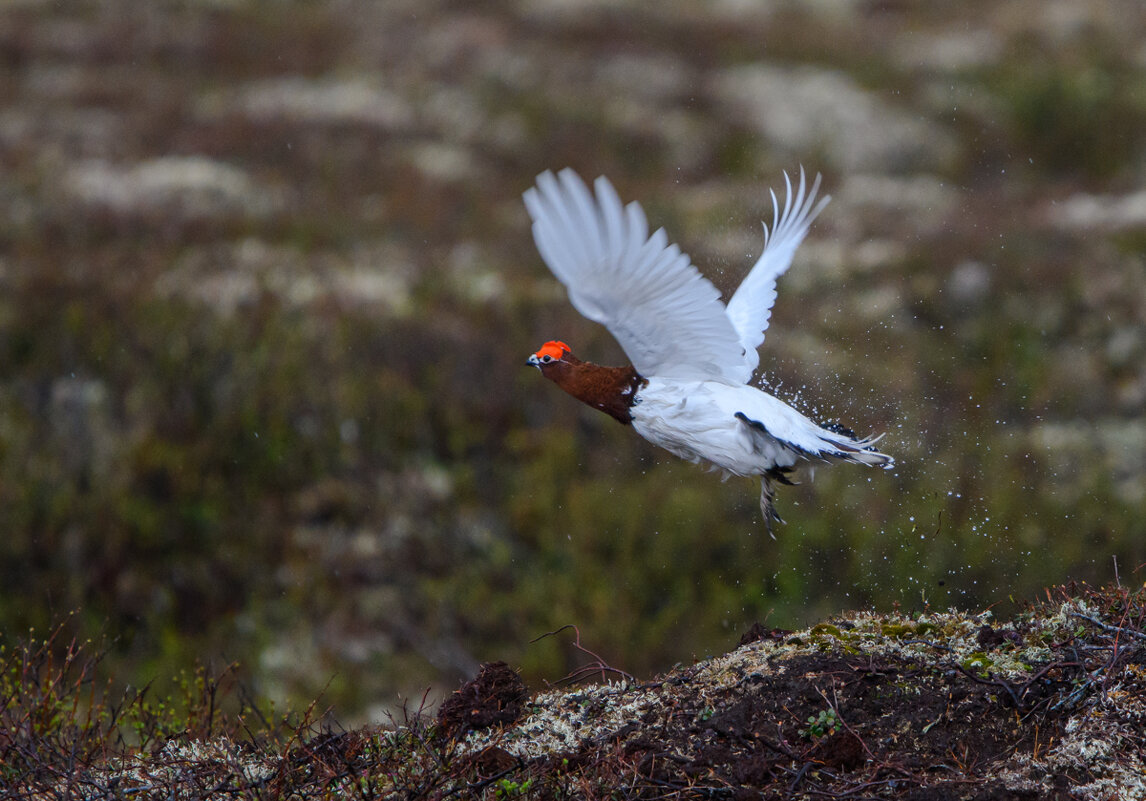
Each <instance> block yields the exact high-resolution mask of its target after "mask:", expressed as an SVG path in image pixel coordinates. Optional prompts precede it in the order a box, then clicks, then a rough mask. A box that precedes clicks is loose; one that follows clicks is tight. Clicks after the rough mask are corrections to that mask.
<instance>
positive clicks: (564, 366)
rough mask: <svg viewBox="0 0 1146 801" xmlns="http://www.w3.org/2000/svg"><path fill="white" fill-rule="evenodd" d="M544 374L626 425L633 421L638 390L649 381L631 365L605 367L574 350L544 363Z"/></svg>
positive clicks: (571, 393) (570, 392)
mask: <svg viewBox="0 0 1146 801" xmlns="http://www.w3.org/2000/svg"><path fill="white" fill-rule="evenodd" d="M541 374H542V375H544V376H545V377H546V378H548V379H549V380H550V381H552V382H553V383H554V384H556V385H557V386H559V387H561V388H562V389H563V390H565V391H566V392H568V393H569V394H570V395H572V396H573V397H574V398H577V400H580V401H584V402H585V403H587V404H589V405H590V406H592V407H593V408H594V409H600V410H601V411H602V412H604V413H605V414H607V415H609V416H610V417H612V418H613V419H615V420H617V421H618V422H621V423H624V424H625V425H628V424H629V423H631V422H633V416H632V414H630V412H629V410H630V409H631V408H632V405H633V400H634V398H636V395H637V390H639V389H640V388H641V387H643V386H644V385H645V384H646V383H648V382H647V381H645V379H643V378H641V376H640V375H639V374H638V373H637V371H636V370H634V369H633V368H632V367H602V366H601V365H599V364H593V363H592V362H583V361H581V360H580V359H578V358H577V357H576V356H574V355H573V354H572V353H566V354H565V355H564V357H563V358H562V359H560V360H559V361H553V362H549V363H547V364H542V365H541Z"/></svg>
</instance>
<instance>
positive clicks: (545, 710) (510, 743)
mask: <svg viewBox="0 0 1146 801" xmlns="http://www.w3.org/2000/svg"><path fill="white" fill-rule="evenodd" d="M660 701H661V693H660V692H658V691H657V690H656V689H646V688H642V687H632V686H630V685H628V684H625V683H609V684H605V685H601V686H599V687H586V688H582V689H577V690H572V691H569V692H562V691H554V692H549V693H543V694H541V695H538V696H536V697H534V699H533V701H532V702H531V704H530V707H529V708H530V709H531V710H532V711H531V712H530V714H529V715H528V716H527V717H526V718H525V719H524V720H522V721H521V722H520V723H518V724H516V725H514V726H512V727H509V728H507V729H505V730H501V731H490V730H486V731H478V732H472V733H471V734H470V735H469V736H467V737H466V739H465V740H464V741H463V742H462V743H461V745H460V748H459V753H461V754H467V753H476V752H479V751H482V750H484V749H486V748H489V747H490V746H495V745H496V746H498V747H499V748H502V749H504V750H505V751H507V752H508V753H510V754H512V755H514V756H517V757H521V758H523V759H532V758H536V757H542V756H545V755H547V754H554V753H561V752H568V751H576V750H577V749H578V748H579V747H580V746H581V745H582V744H583V743H585V742H587V741H591V740H596V739H599V738H602V737H607V736H608V735H610V734H613V733H615V732H617V731H620V730H621V729H622V728H624V727H625V726H627V725H629V724H632V723H637V722H639V721H640V720H641V719H642V717H643V716H644V715H645V713H646V712H648V711H649V710H651V709H654V708H656V707H657V706H658V704H659V702H660Z"/></svg>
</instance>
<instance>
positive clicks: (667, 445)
mask: <svg viewBox="0 0 1146 801" xmlns="http://www.w3.org/2000/svg"><path fill="white" fill-rule="evenodd" d="M630 412H631V414H632V416H633V428H634V429H635V430H636V432H637V433H638V434H640V435H641V436H642V437H644V438H645V439H647V440H648V441H649V442H651V443H653V444H654V445H659V446H660V447H662V448H664V449H665V450H667V451H670V452H672V453H674V454H676V455H677V456H679V457H681V458H682V459H687V460H689V461H690V462H708V463H710V464H712V465H713V466H715V467H718V468H720V469H721V470H724V471H727V472H729V473H733V474H735V475H738V476H759V475H763V474H765V473H767V472H768V471H770V470H776V469H777V468H779V469H781V470H782V469H785V468H790V467H793V466H795V464H796V463H797V462H798V461H799V460H800V459H801V458H803V459H810V458H811V459H816V458H818V459H825V460H827V459H833V458H835V459H847V460H851V461H866V460H867V459H865V457H868V458H870V463H874V464H883V463H884V461H885V459H884V458H881V457H882V455H881V454H873V453H872V452H870V451H865V450H862V447H857V446H865V447H866V444H867V443H864V442H856V441H855V440H853V439H852V438H850V437H847V436H844V435H841V434H839V433H837V432H835V431H831V430H828V429H825V428H821V427H820V426H818V425H816V424H815V423H813V422H812V421H811V420H809V419H808V418H807V417H805V416H804V415H802V414H800V413H799V412H798V411H796V410H795V409H793V408H792V407H791V406H789V405H788V404H786V403H784V401H782V400H780V399H779V398H776V397H773V396H772V395H769V394H768V393H766V392H762V391H760V390H759V389H756V388H755V387H751V386H747V385H745V384H736V385H733V384H725V383H723V382H719V381H676V380H672V379H660V378H655V377H654V378H650V379H648V384H647V385H646V386H645V387H644V388H643V389H641V390H639V391H638V392H637V396H636V399H635V401H634V403H633V406H632V409H631V410H630ZM745 418H746V419H745Z"/></svg>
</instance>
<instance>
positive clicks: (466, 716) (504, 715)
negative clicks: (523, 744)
mask: <svg viewBox="0 0 1146 801" xmlns="http://www.w3.org/2000/svg"><path fill="white" fill-rule="evenodd" d="M528 698H529V691H528V690H526V688H525V682H523V681H522V680H521V676H519V675H518V673H517V671H516V670H514V669H513V668H511V667H510V666H509V665H507V664H506V663H505V662H490V663H488V664H485V665H482V666H481V671H480V672H479V673H478V675H477V677H476V678H474V679H473V680H472V681H468V682H466V683H465V684H464V685H462V687H461V688H459V689H458V690H457V691H456V692H455V693H454V694H453V695H451V696H450V697H449V698H447V699H446V700H445V701H443V702H442V706H441V708H439V709H438V730H439V732H440V733H441V734H443V735H459V734H465V733H466V732H467V731H469V730H470V729H485V728H488V727H489V726H492V725H494V724H497V723H512V722H513V721H515V720H517V718H518V716H519V715H520V714H521V710H522V705H523V704H524V703H525V701H526V700H528Z"/></svg>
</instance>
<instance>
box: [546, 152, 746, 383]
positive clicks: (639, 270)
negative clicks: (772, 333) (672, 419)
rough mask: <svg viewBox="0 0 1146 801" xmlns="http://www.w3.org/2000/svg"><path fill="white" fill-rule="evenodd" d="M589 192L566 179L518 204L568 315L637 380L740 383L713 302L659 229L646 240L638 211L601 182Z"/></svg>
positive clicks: (722, 317)
mask: <svg viewBox="0 0 1146 801" xmlns="http://www.w3.org/2000/svg"><path fill="white" fill-rule="evenodd" d="M594 187H595V189H596V198H594V197H593V195H592V194H590V192H589V189H588V188H587V187H586V186H585V184H584V183H583V182H582V181H581V179H580V178H579V177H578V176H577V174H576V173H575V172H573V171H572V170H569V169H565V170H562V171H561V173H560V175H559V176H554V175H553V173H551V172H546V173H543V174H541V175H539V176H538V177H537V186H536V187H534V188H532V189H530V190H528V191H527V192H526V193H525V195H524V199H525V206H526V208H527V209H528V210H529V215H530V217H532V218H533V238H534V241H536V242H537V249H538V250H539V251H540V253H541V257H542V258H543V259H544V260H545V263H546V264H547V265H548V266H549V269H550V270H552V271H553V274H554V275H555V276H557V279H558V280H559V281H561V283H563V284H564V285H565V287H566V288H567V289H568V290H569V300H570V301H571V302H572V303H573V306H574V308H576V309H577V311H579V312H580V313H581V314H583V315H584V316H585V317H587V318H589V319H590V320H593V321H594V322H598V323H601V324H602V325H604V326H605V327H606V328H608V329H609V332H610V333H611V334H612V335H613V336H614V337H615V338H616V340H617V342H618V343H620V345H621V347H622V348H623V349H624V351H625V354H626V355H627V356H628V357H629V359H630V360H631V361H632V363H633V366H634V367H635V368H636V369H637V372H638V373H640V374H641V375H642V376H659V377H662V378H677V379H687V380H692V379H698V380H704V379H716V380H722V381H728V382H732V383H744V382H745V381H747V380H748V378H749V377H751V371H749V373H748V375H747V376H745V375H744V361H745V354H744V352H743V348H742V347H741V344H740V342H741V339H742V336H740V335H738V334H737V331H736V329H735V328H734V327H733V324H732V321H731V320H730V319H729V317H728V315H727V314H726V313H725V309H724V304H723V303H722V302H721V300H720V292H718V291H717V289H716V287H714V286H713V285H712V283H711V282H710V281H709V280H708V279H706V278H704V277H703V276H702V275H701V274H700V273H699V272H698V271H697V269H696V268H695V267H694V266H693V265H692V263H691V262H690V261H689V258H688V256H687V255H686V254H684V253H681V252H680V248H678V247H677V246H676V245H671V244H669V243H668V237H667V236H666V235H665V232H664V230H663V229H658V230H657V231H656V232H655V233H654V234H653V235H652V236H649V234H648V222H647V221H646V219H645V214H644V212H643V211H642V210H641V207H640V205H639V204H637V203H630V204H628V205H627V206H622V205H621V200H620V198H619V197H618V196H617V193H616V190H614V189H613V186H612V184H610V183H609V181H608V180H607V179H606V178H604V177H601V178H598V179H597V181H596V183H595V184H594Z"/></svg>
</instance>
